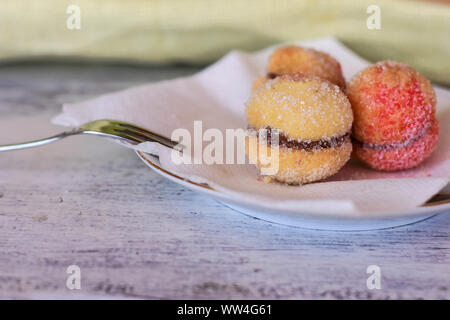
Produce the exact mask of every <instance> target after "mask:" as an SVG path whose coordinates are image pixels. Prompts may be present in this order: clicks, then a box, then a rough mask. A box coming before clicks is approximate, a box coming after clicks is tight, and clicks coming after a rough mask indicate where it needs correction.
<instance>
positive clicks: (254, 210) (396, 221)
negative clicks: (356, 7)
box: [137, 152, 450, 231]
mask: <svg viewBox="0 0 450 320" xmlns="http://www.w3.org/2000/svg"><path fill="white" fill-rule="evenodd" d="M137 155H138V156H139V158H140V159H141V160H142V161H144V163H145V164H147V165H148V166H149V167H150V168H151V169H152V170H153V171H155V172H157V173H158V174H160V175H162V176H163V177H166V178H167V179H169V180H171V181H174V182H176V183H178V184H181V185H182V186H185V187H187V188H189V189H191V190H194V191H197V192H200V193H204V194H207V195H209V196H211V197H213V198H215V199H216V200H218V201H219V202H221V203H222V204H224V205H225V206H227V207H229V208H231V209H233V210H236V211H239V212H241V213H243V214H246V215H249V216H252V217H255V218H258V219H262V220H265V221H270V222H274V223H279V224H283V225H289V226H294V227H301V228H308V229H316V230H339V231H362V230H375V229H385V228H393V227H398V226H403V225H407V224H411V223H415V222H418V221H422V220H425V219H427V218H430V217H432V216H433V215H436V214H438V213H443V212H446V211H447V212H450V201H447V202H444V203H442V204H433V205H425V206H422V207H419V208H415V209H412V210H408V211H407V212H406V211H392V212H389V213H387V214H386V212H382V213H379V214H376V213H375V214H371V215H370V217H367V218H350V217H342V216H339V217H336V215H334V214H333V213H328V214H327V213H325V214H323V215H320V216H318V215H317V213H313V212H307V211H304V210H280V209H279V208H277V209H274V208H268V207H266V206H258V205H256V204H255V203H246V202H244V201H238V200H236V199H233V198H232V197H231V196H229V195H226V194H224V193H221V192H219V191H217V190H214V189H213V188H211V187H209V186H206V185H202V184H198V183H195V182H192V181H189V180H186V179H183V178H181V177H180V176H178V175H176V174H174V173H172V172H169V171H167V170H165V169H163V168H161V166H160V164H159V160H158V158H157V157H155V156H152V155H149V154H144V153H141V152H137ZM399 217H401V218H399Z"/></svg>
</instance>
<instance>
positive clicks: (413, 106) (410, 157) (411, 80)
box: [347, 61, 439, 171]
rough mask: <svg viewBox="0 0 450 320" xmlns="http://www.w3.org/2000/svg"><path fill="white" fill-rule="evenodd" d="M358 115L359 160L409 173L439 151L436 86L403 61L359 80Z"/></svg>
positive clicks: (354, 98) (352, 94)
mask: <svg viewBox="0 0 450 320" xmlns="http://www.w3.org/2000/svg"><path fill="white" fill-rule="evenodd" d="M347 95H348V97H349V100H350V102H351V104H352V107H353V111H354V114H355V122H354V124H353V141H354V149H355V152H354V154H355V156H356V157H357V158H358V159H360V160H361V161H363V162H365V163H366V164H368V165H369V166H370V167H372V168H374V169H378V170H383V171H394V170H402V169H408V168H412V167H415V166H417V165H418V164H420V163H421V162H422V161H424V160H425V159H426V158H427V157H428V156H429V155H430V154H431V153H432V152H433V150H434V149H435V147H436V145H437V142H438V136H439V124H438V121H437V119H436V118H435V110H436V94H435V92H434V90H433V87H432V86H431V83H430V82H429V81H428V80H427V79H426V78H425V77H424V76H422V75H421V74H420V73H419V72H417V71H416V70H414V69H413V68H411V67H409V66H407V65H406V64H403V63H398V62H393V61H382V62H379V63H377V64H374V65H372V66H370V67H368V68H366V69H364V70H363V71H361V72H360V73H359V74H357V75H356V76H355V77H353V79H352V81H351V82H350V85H349V87H348V88H347Z"/></svg>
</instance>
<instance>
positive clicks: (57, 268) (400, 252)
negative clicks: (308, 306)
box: [0, 64, 450, 299]
mask: <svg viewBox="0 0 450 320" xmlns="http://www.w3.org/2000/svg"><path fill="white" fill-rule="evenodd" d="M194 71H196V70H195V69H192V68H191V69H190V68H181V67H178V68H165V69H162V68H150V67H146V68H144V67H124V66H106V65H79V64H68V65H50V64H49V65H39V66H37V65H33V64H29V65H22V66H19V65H15V66H11V65H10V66H3V67H1V68H0V142H5V143H7V142H14V141H19V140H22V139H31V138H35V137H41V136H45V135H47V134H53V133H56V132H58V131H60V128H57V127H55V126H52V125H49V119H50V118H51V117H52V116H53V115H55V114H56V113H57V112H58V111H59V108H60V106H61V103H62V102H65V101H79V100H83V99H87V98H90V97H93V96H96V95H98V94H101V93H105V92H109V91H113V90H119V89H122V88H126V87H130V86H133V85H137V84H140V83H144V82H148V81H155V80H158V79H166V78H171V77H175V76H177V75H184V74H189V73H192V72H194ZM449 225H450V215H449V214H441V215H439V216H435V217H433V218H431V219H428V220H427V221H424V222H421V223H418V224H414V225H410V226H406V227H400V228H395V229H390V230H380V231H370V232H324V231H312V230H303V229H298V228H291V227H285V226H280V225H275V224H271V223H267V222H264V221H260V220H256V219H254V218H250V217H247V216H245V215H242V214H240V213H237V212H235V211H232V210H230V209H228V208H226V207H224V206H222V205H221V204H219V203H218V202H216V201H215V200H213V199H210V198H208V197H206V196H203V195H200V194H197V193H194V192H191V191H189V190H187V189H185V188H183V187H181V186H179V185H177V184H175V183H172V182H169V181H167V180H165V179H164V178H162V177H160V176H158V175H156V174H155V173H153V172H152V171H151V170H149V169H148V168H147V167H145V165H144V164H143V163H142V162H141V161H140V160H139V159H138V158H137V157H136V155H135V154H134V153H133V152H132V151H130V150H127V149H124V148H122V147H120V146H118V145H115V144H113V143H109V142H106V141H103V140H100V139H98V138H95V137H73V138H70V139H67V140H65V141H62V142H59V143H57V144H53V145H49V146H46V147H43V148H39V149H32V150H24V151H18V152H10V153H2V154H0V298H42V299H46V298H171V299H172V298H204V299H209V298H211V299H222V298H223V299H229V298H244V299H272V298H274V299H278V298H283V299H343V298H350V299H383V298H388V299H396V298H425V299H431V298H439V299H448V298H450V268H449V265H450V258H449V254H450V235H449ZM72 264H76V265H78V266H80V268H81V273H82V282H81V286H82V288H81V290H73V291H71V290H68V289H66V286H65V283H66V277H67V274H66V268H67V267H68V266H69V265H72ZM372 264H376V265H379V266H380V268H381V274H382V280H381V285H382V289H381V290H368V289H367V287H366V279H367V277H368V275H367V274H366V268H367V266H368V265H372Z"/></svg>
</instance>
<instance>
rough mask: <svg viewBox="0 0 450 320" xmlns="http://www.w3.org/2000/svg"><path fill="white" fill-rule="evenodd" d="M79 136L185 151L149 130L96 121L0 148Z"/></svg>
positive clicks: (27, 146)
mask: <svg viewBox="0 0 450 320" xmlns="http://www.w3.org/2000/svg"><path fill="white" fill-rule="evenodd" d="M79 134H92V135H96V136H101V137H106V138H112V139H115V140H120V141H122V142H128V143H131V144H133V145H136V144H139V143H142V142H146V141H152V142H158V143H160V144H162V145H164V146H166V147H169V148H172V149H175V150H179V151H181V150H182V149H183V148H182V146H181V145H179V144H178V142H175V141H172V140H170V139H169V138H167V137H165V136H163V135H160V134H158V133H155V132H152V131H149V130H147V129H143V128H140V127H138V126H135V125H133V124H130V123H126V122H123V121H117V120H96V121H91V122H88V123H85V124H83V125H82V126H81V127H79V128H76V129H73V130H70V131H65V132H62V133H60V134H57V135H55V136H51V137H48V138H44V139H39V140H33V141H28V142H22V143H14V144H7V145H3V146H0V152H1V151H10V150H18V149H25V148H33V147H39V146H42V145H45V144H48V143H51V142H55V141H59V140H61V139H64V138H66V137H70V136H74V135H79Z"/></svg>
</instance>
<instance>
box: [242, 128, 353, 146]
mask: <svg viewBox="0 0 450 320" xmlns="http://www.w3.org/2000/svg"><path fill="white" fill-rule="evenodd" d="M263 129H265V130H267V138H266V139H267V141H268V145H270V144H271V142H272V130H273V128H271V127H265V128H263ZM249 130H251V131H254V132H257V130H255V129H254V128H249ZM349 136H350V132H348V133H346V134H344V135H342V136H335V137H330V138H326V139H321V140H315V141H309V140H303V141H300V140H295V139H292V138H289V137H287V136H286V135H284V134H283V133H282V132H279V134H278V144H279V146H280V147H284V148H289V149H297V150H307V151H309V150H316V149H325V148H334V147H338V146H341V145H342V144H344V142H345V141H347V139H348V137H349Z"/></svg>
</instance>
